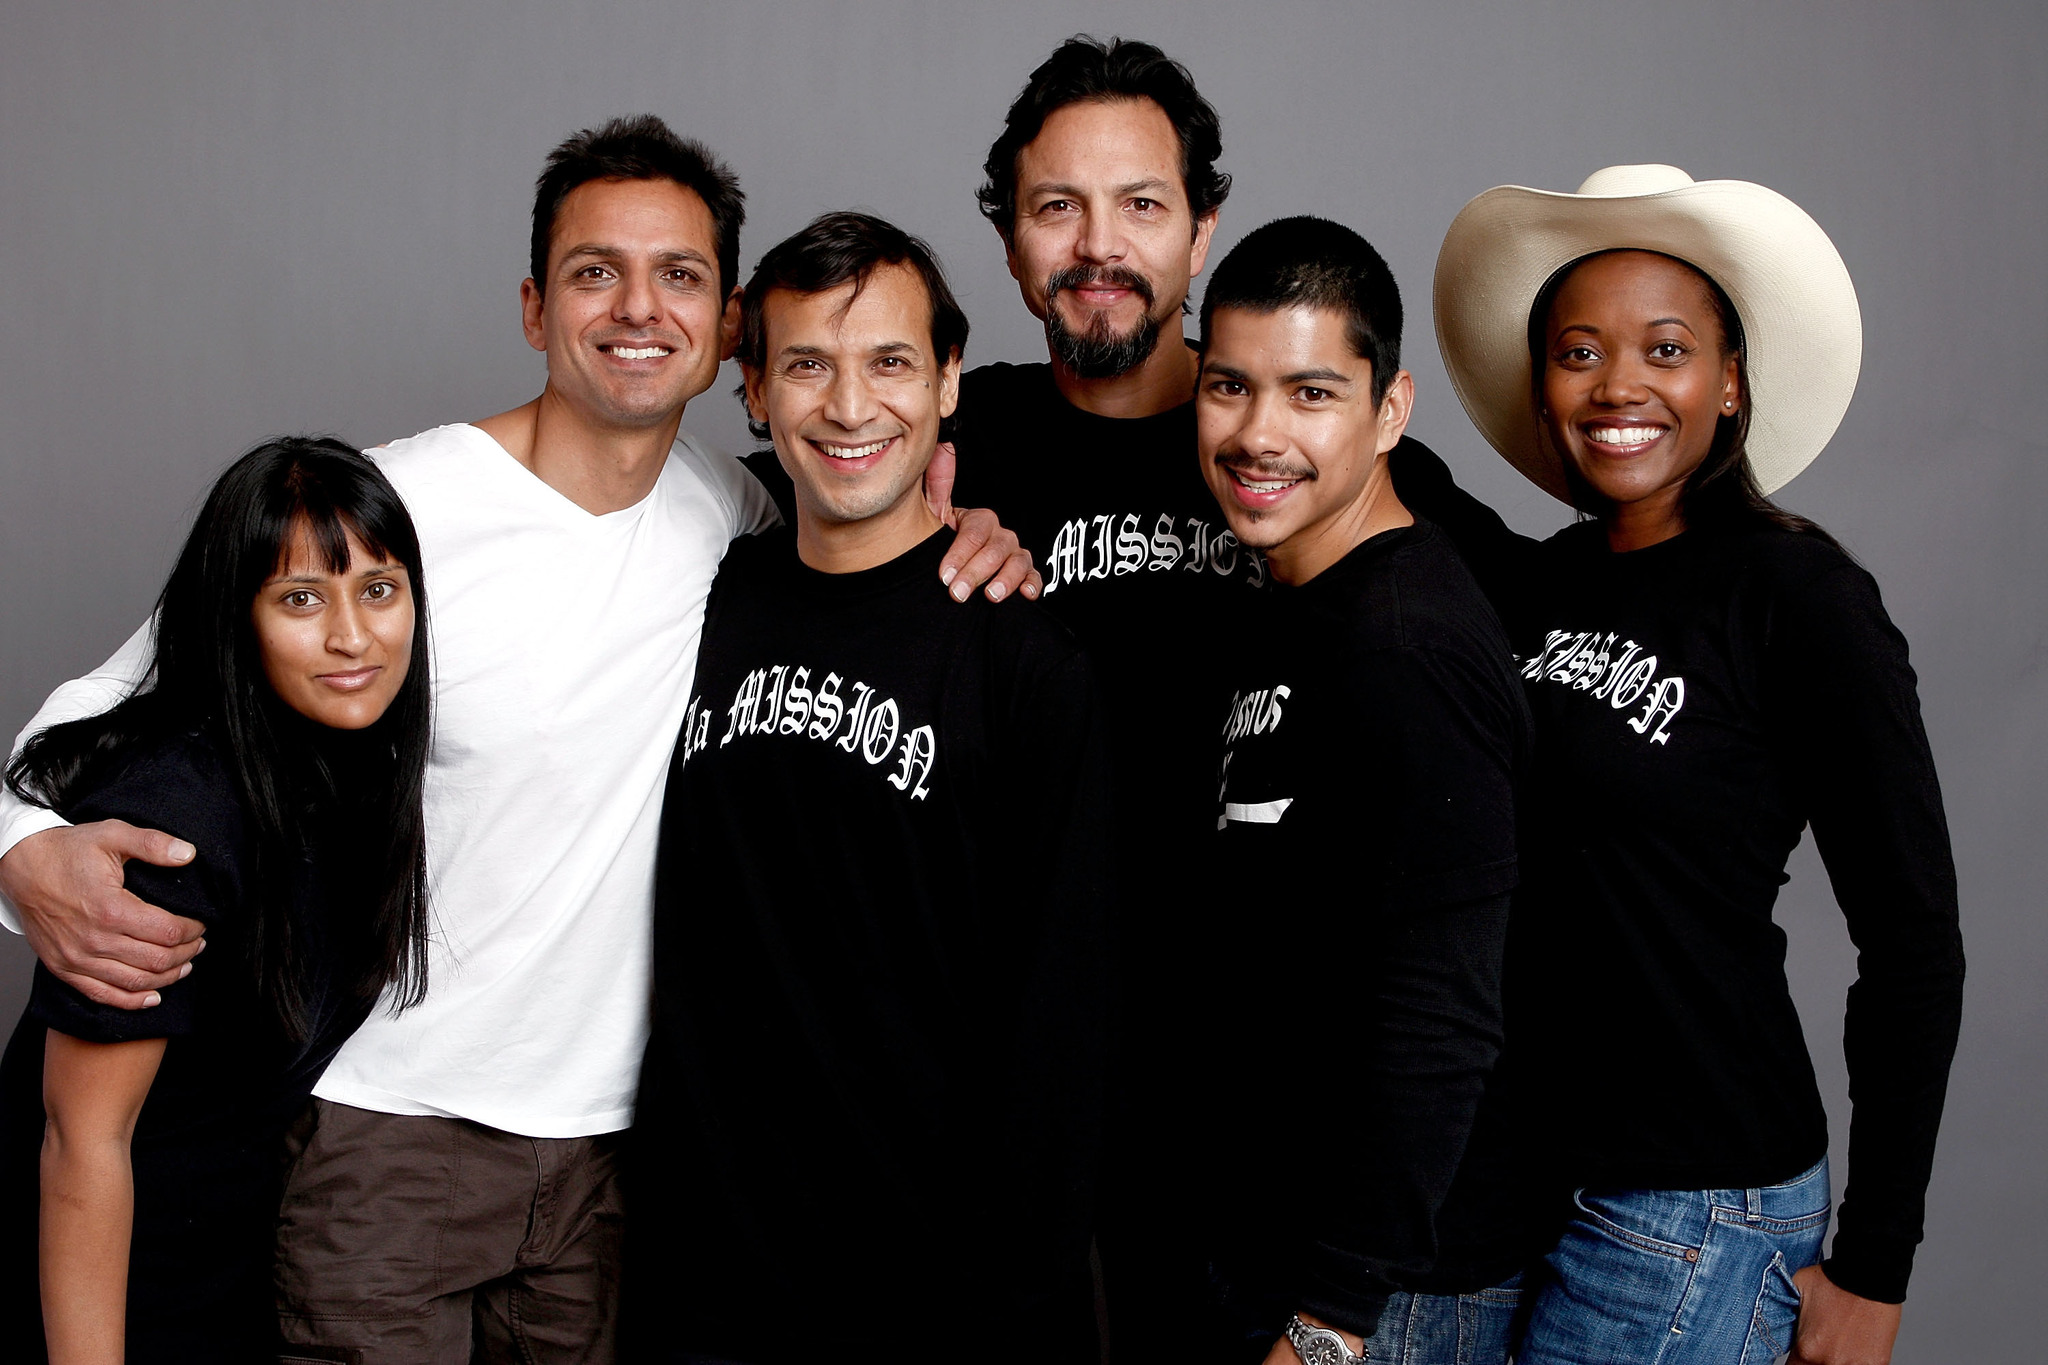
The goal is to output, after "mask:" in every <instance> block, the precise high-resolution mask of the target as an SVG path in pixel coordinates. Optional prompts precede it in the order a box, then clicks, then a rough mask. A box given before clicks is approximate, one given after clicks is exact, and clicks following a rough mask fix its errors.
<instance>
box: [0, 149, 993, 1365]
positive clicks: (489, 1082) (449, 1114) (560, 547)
mask: <svg viewBox="0 0 2048 1365" xmlns="http://www.w3.org/2000/svg"><path fill="white" fill-rule="evenodd" d="M743 217H744V206H743V199H742V196H741V194H740V190H739V186H738V181H737V179H736V178H735V177H734V175H733V174H732V172H731V171H730V170H728V169H727V168H726V167H725V166H724V165H723V164H722V163H721V162H719V161H718V159H717V158H716V157H714V156H712V155H711V153H710V152H708V151H707V150H706V149H705V148H704V147H702V146H701V145H699V144H697V143H694V142H689V141H685V140H683V139H680V138H678V137H676V135H675V134H674V133H672V132H671V131H670V130H669V129H668V128H667V126H666V125H664V124H663V123H662V122H661V121H660V120H659V119H657V118H654V117H653V116H651V115H643V116H641V117H638V118H633V119H620V120H614V121H613V122H611V123H609V124H607V125H605V126H604V127H602V128H596V129H590V130H586V131H584V132H581V133H578V134H576V135H575V136H573V137H571V138H569V139H568V140H567V141H565V142H564V143H563V144H562V145H561V146H559V147H557V148H556V149H555V150H554V152H553V153H552V154H551V155H550V156H549V159H548V164H547V167H546V169H545V171H544V172H543V174H542V175H541V177H540V180H539V183H538V185H537V187H536V194H535V200H534V208H533V231H532V258H531V272H532V273H531V275H530V277H529V278H528V279H526V280H525V281H524V282H523V284H522V285H521V288H520V296H521V302H522V320H523V326H524V331H525V335H526V339H527V341H528V343H529V344H530V345H531V346H532V347H533V348H534V349H535V350H537V351H541V352H544V353H545V355H546V357H547V382H546V385H545V387H544V388H543V390H542V392H541V394H540V396H539V397H537V398H536V399H534V400H533V401H532V402H530V403H527V404H525V405H523V406H521V407H518V408H514V409H513V410H512V411H510V412H506V413H501V414H499V415H497V416H495V417H490V418H486V419H484V420H482V421H480V422H476V423H456V424H451V425H449V426H444V427H437V428H434V429H433V430H431V431H427V432H423V433H421V434H420V435H418V436H414V437H412V438H409V439H407V440H403V441H397V442H393V443H392V444H391V445H389V446H387V447H384V448H382V449H381V450H379V451H377V452H374V454H375V456H376V458H377V459H378V462H379V463H380V465H381V466H382V467H383V469H384V471H385V472H386V474H387V475H389V477H390V478H391V480H392V482H393V483H394V484H395V485H396V486H397V487H398V490H399V492H400V494H401V495H402V496H403V497H404V498H405V500H406V504H407V507H408V509H409V510H410V511H411V513H412V516H413V518H414V520H415V522H416V523H417V524H418V527H419V532H420V542H421V546H422V551H423V554H424V556H425V560H426V564H425V567H426V576H427V577H428V578H430V579H431V580H432V582H433V587H432V594H433V601H434V622H433V626H432V640H433V646H434V659H435V702H434V709H435V716H434V720H435V729H436V736H435V745H434V752H433V756H432V760H431V764H430V767H429V769H428V775H427V791H426V805H427V822H428V861H429V865H430V866H431V868H432V877H433V892H432V897H433V913H434V920H435V925H436V930H437V934H436V938H435V942H434V952H433V956H432V960H431V962H430V965H429V973H428V974H429V983H430V984H429V989H428V994H427V998H426V1000H425V1001H424V1002H423V1003H421V1004H420V1005H418V1006H417V1007H415V1008H414V1009H412V1010H409V1011H408V1012H407V1013H405V1014H404V1015H402V1016H393V1015H391V1014H389V1013H388V1012H381V1011H380V1012H378V1013H376V1014H373V1015H372V1016H371V1017H370V1019H369V1021H368V1022H367V1023H366V1024H365V1025H364V1026H363V1027H362V1028H361V1029H360V1030H359V1031H358V1032H357V1033H356V1034H355V1036H354V1037H353V1038H351V1039H350V1040H349V1042H348V1043H347V1044H345V1045H344V1046H343V1047H342V1049H341V1052H340V1054H339V1055H338V1056H337V1057H336V1059H335V1061H334V1063H333V1064H332V1065H331V1066H330V1067H329V1069H328V1071H327V1073H326V1075H325V1077H324V1078H323V1079H322V1080H321V1082H320V1084H319V1086H318V1087H317V1088H316V1091H315V1093H316V1095H318V1096H319V1097H320V1098H319V1103H318V1106H317V1110H316V1115H317V1124H316V1126H315V1127H314V1128H313V1129H312V1131H311V1133H310V1137H309V1140H308V1144H307V1146H306V1147H305V1149H304V1151H303V1153H302V1154H301V1155H300V1157H299V1159H298V1162H297V1165H296V1167H295V1168H294V1171H293V1175H292V1178H291V1182H290V1185H289V1187H288V1190H287V1195H286V1203H285V1209H284V1212H283V1216H282V1228H281V1232H280V1270H279V1280H280V1295H281V1300H282V1310H283V1317H284V1325H285V1329H286V1334H287V1336H288V1337H289V1338H290V1339H291V1340H292V1341H293V1342H295V1343H297V1344H298V1346H299V1348H300V1350H301V1352H302V1353H303V1358H305V1359H309V1360H312V1359H320V1360H343V1359H350V1360H356V1359H359V1360H360V1362H362V1365H380V1363H381V1362H406V1365H414V1363H415V1362H431V1363H432V1365H443V1363H444V1362H460V1361H467V1360H469V1359H470V1358H471V1353H472V1349H474V1350H475V1351H476V1353H477V1354H478V1355H479V1356H481V1357H482V1358H484V1359H491V1360H515V1359H516V1360H520V1361H525V1362H535V1361H545V1362H603V1361H609V1360H610V1359H612V1356H613V1352H614V1349H615V1319H616V1314H617V1308H618V1300H617V1284H618V1278H619V1268H618V1258H619V1245H620V1203H619V1197H618V1180H617V1146H618V1139H619V1135H620V1133H621V1131H622V1130H624V1129H625V1127H626V1126H627V1124H628V1123H629V1122H630V1121H631V1118H632V1110H633V1095H634V1086H635V1082H636V1079H637V1076H638V1070H639V1065H640V1058H641V1051H642V1046H643V1043H644V1040H645V1037H646V1029H647V998H648V991H649V980H648V976H649V970H648V961H649V958H648V951H649V950H648V924H649V916H650V909H651V906H650V888H651V886H652V883H653V872H654V856H655V834H656V826H657V822H658V819H659V813H660V803H659V797H660V793H661V791H662V787H663V783H664V781H665V777H666V773H667V769H668V765H669V755H670V749H671V746H672V744H673V742H674V738H675V734H676V732H677V729H678V727H679V725H680V723H681V720H682V717H683V713H684V708H685V706H686V705H687V702H688V698H689V683H690V677H691V672H692V669H693V667H694V663H695V657H696V651H697V641H698V635H699V631H700V628H701V625H702V621H703V610H704V601H705V596H706V594H707V592H708V591H709V589H710V585H711V579H712V576H713V574H714V573H715V572H716V570H717V567H718V564H719V561H720V559H721V558H722V557H723V556H724V555H725V553H726V548H727V545H728V544H729V542H731V541H732V540H733V538H734V537H735V536H745V535H747V534H748V533H750V532H754V531H758V530H761V529H763V528H764V527H766V526H768V525H771V524H772V523H773V522H774V520H775V514H774V511H773V508H772V506H771V505H770V502H769V499H768V496H767V494H766V493H765V492H764V491H763V490H762V488H761V487H760V485H759V484H758V483H757V482H756V481H755V480H754V479H753V478H752V477H751V476H749V475H748V474H747V473H746V472H745V470H744V469H742V468H741V466H740V465H739V463H738V462H736V461H734V460H732V459H730V458H729V457H727V456H724V455H720V454H717V453H715V452H712V451H709V450H707V449H706V448H704V447H703V446H701V445H699V444H698V443H697V442H696V441H695V440H694V439H693V438H691V437H690V436H689V435H688V434H687V433H684V432H682V431H681V430H680V423H681V421H682V414H683V410H684V406H685V405H686V404H687V403H688V402H689V401H690V400H691V399H692V398H695V397H696V396H697V395H698V394H700V393H702V392H703V391H704V390H705V389H706V388H708V387H709V386H710V384H711V382H712V380H713V379H714V378H715V377H716V375H717V373H718V367H719V363H720V362H721V360H723V359H724V358H725V357H726V356H727V355H729V354H731V351H732V347H733V344H734V342H735V340H736V338H737V335H738V329H739V323H740V300H739V297H738V293H737V288H736V285H737V281H736V278H735V277H736V275H737V271H738V262H739V233H740V227H741V223H742V220H743ZM919 505H920V507H923V503H922V502H921V501H920V504H919ZM926 510H927V511H928V512H929V514H930V515H932V516H934V517H937V516H939V515H940V510H941V509H926ZM981 520H982V521H983V522H984V524H983V525H981V526H979V527H978V528H977V529H976V531H975V533H974V534H973V535H971V536H970V535H969V534H968V533H966V532H964V531H963V533H962V534H961V536H960V538H959V539H958V540H957V541H956V542H955V544H954V546H953V547H952V549H951V550H950V551H949V556H950V557H949V558H947V559H945V560H942V561H940V560H935V561H934V563H933V564H932V565H931V566H930V567H931V572H932V575H933V577H934V578H939V577H941V576H942V574H943V568H944V567H945V566H947V565H955V564H958V563H959V562H960V561H961V560H963V559H966V557H967V555H968V553H969V551H971V550H972V549H973V548H974V547H973V545H972V544H970V542H971V541H975V540H983V539H986V538H987V531H988V525H987V524H986V523H987V522H988V519H987V518H986V514H981ZM996 548H997V553H998V554H1000V553H1001V548H1000V546H998V547H996ZM1027 569H1028V564H1027V563H1026V562H1023V561H1021V560H1020V561H1016V562H1013V563H1011V564H1010V565H1009V566H1008V568H1007V569H1006V570H1005V577H1004V578H1003V579H1000V580H998V582H999V583H1000V584H1001V586H1002V587H1003V588H1004V589H1013V588H1015V587H1016V586H1018V584H1019V583H1020V582H1021V581H1022V579H1023V575H1024V573H1025V572H1026V571H1027ZM981 572H982V570H981V568H980V567H979V564H978V562H976V561H969V562H968V563H967V564H966V566H965V568H964V569H963V570H962V571H961V572H960V573H959V574H958V575H955V576H951V578H950V582H951V584H952V587H953V591H954V592H955V593H956V594H958V595H964V594H965V584H966V583H967V582H968V581H970V580H973V579H975V578H977V577H978V576H979V575H980V573H981ZM922 586H923V587H924V588H925V589H926V590H927V591H928V592H929V594H930V595H931V597H932V598H933V600H934V602H935V603H936V604H937V605H938V606H939V607H940V608H941V609H943V610H954V609H956V608H954V606H953V604H951V603H949V602H947V601H946V600H944V596H943V594H944V592H945V589H944V588H943V587H942V586H941V585H940V584H939V583H936V582H932V583H926V584H923V585H922ZM995 587H996V585H994V584H992V585H991V590H990V595H991V596H997V595H999V594H998V593H997V592H996V590H995ZM145 640H146V631H145V632H142V633H138V635H137V637H136V638H135V639H133V640H131V641H130V642H129V644H128V645H127V646H125V647H124V648H123V650H122V651H121V652H120V653H119V654H117V655H116V656H115V657H114V658H113V659H112V660H110V661H109V662H108V663H107V664H106V665H103V666H102V668H101V670H100V671H99V672H98V673H96V674H94V675H93V676H92V677H91V678H88V679H85V680H83V681H81V682H78V683H73V684H67V685H66V686H65V687H64V688H60V689H59V691H58V693H57V694H56V695H55V696H53V698H52V699H51V700H50V702H48V703H46V705H45V707H44V709H43V711H42V712H41V713H39V714H38V715H37V717H36V718H35V719H34V720H33V721H32V722H30V725H29V731H30V732H33V731H35V730H38V729H41V728H43V727H45V726H47V725H49V724H52V723H54V722H56V721H58V720H62V719H66V718H69V717H71V716H75V715H79V714H85V713H90V712H92V711H94V710H96V709H103V708H104V707H106V706H108V705H110V704H112V702H113V701H115V700H117V699H118V698H119V697H121V696H124V695H126V693H127V692H128V691H129V690H131V689H132V688H133V687H135V686H136V685H138V683H139V682H140V681H141V680H140V678H139V676H138V668H139V664H140V661H141V660H142V659H144V658H146V657H147V655H146V650H145V649H144V643H145ZM61 826H62V822H61V821H59V820H58V819H57V818H56V817H55V816H54V815H53V814H52V813H51V812H49V811H45V810H40V809H37V808H32V807H25V806H24V805H23V804H22V803H21V802H19V801H18V800H16V799H14V798H13V797H12V796H11V795H10V796H0V850H6V852H5V853H4V856H0V891H4V892H5V894H6V896H7V897H9V898H11V899H12V901H13V902H14V904H15V906H17V907H18V908H19V910H20V912H21V918H22V922H23V927H24V928H25V929H26V930H27V932H28V935H29V938H30V942H31V944H32V946H34V947H35V948H36V950H37V952H38V954H39V955H40V956H41V957H42V958H43V959H44V960H45V961H46V962H47V963H48V964H49V966H50V967H51V969H52V970H53V971H55V972H57V974H58V975H59V976H60V977H62V978H63V979H65V980H67V981H69V982H71V983H72V984H74V985H77V986H78V987H79V988H80V989H81V990H84V991H86V993H87V994H88V995H90V996H92V998H93V999H95V1000H98V1001H102V1002H106V1003H121V1004H127V1005H129V1006H131V1007H146V1006H148V1005H152V1004H155V1003H156V1002H157V999H158V995H157V992H159V991H161V990H175V989H177V986H176V985H175V984H174V983H175V982H176V981H177V979H178V978H179V976H181V975H182V972H183V971H184V970H186V968H183V967H181V966H180V965H179V964H180V962H181V961H182V959H183V958H185V957H189V956H190V954H191V953H193V952H196V951H197V948H196V947H194V946H191V944H190V943H188V942H187V940H191V939H196V936H197V933H198V930H199V926H198V925H197V924H194V923H192V922H191V921H182V920H177V919H174V918H173V917H171V916H169V915H166V914H164V913H163V912H161V911H159V910H155V909H153V908H151V907H148V906H146V905H144V904H143V903H142V902H140V901H138V900H136V899H135V898H134V897H132V896H129V895H128V894H127V893H126V892H125V891H123V890H122V886H121V875H122V874H121V866H122V864H121V859H122V858H123V857H143V858H146V859H148V860H150V861H154V862H164V863H178V862H183V861H187V860H189V859H190V857H191V852H190V849H189V846H188V847H187V848H185V849H184V850H182V854H183V856H182V857H180V856H177V854H178V852H179V851H176V850H173V849H171V848H170V844H171V841H170V840H169V839H168V838H167V837H166V836H163V835H161V834H157V833H154V832H150V831H137V830H133V829H131V828H129V827H128V826H125V825H119V824H97V825H86V826H81V827H78V828H75V829H74V828H70V827H61ZM180 943H185V944H186V946H185V947H183V948H181V949H180V948H174V947H173V945H178V944H180ZM167 950H169V951H167ZM234 967H235V964H233V963H228V962H220V963H214V962H211V961H207V960H203V959H202V960H201V961H199V962H198V963H196V964H192V965H191V967H190V968H189V969H190V970H196V971H220V970H233V969H234Z"/></svg>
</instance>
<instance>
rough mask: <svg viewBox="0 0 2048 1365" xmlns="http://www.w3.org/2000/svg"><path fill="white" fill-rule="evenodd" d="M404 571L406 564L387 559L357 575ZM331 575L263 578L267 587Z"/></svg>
mask: <svg viewBox="0 0 2048 1365" xmlns="http://www.w3.org/2000/svg"><path fill="white" fill-rule="evenodd" d="M404 572H405V565H403V564H399V563H396V562H394V561H391V560H386V561H385V562H383V563H381V564H372V565H371V566H370V567H369V568H367V569H364V570H363V571H362V572H361V573H359V574H357V575H356V577H357V578H376V577H379V576H381V575H383V574H389V573H404ZM329 577H330V575H328V574H310V573H295V574H272V575H271V576H270V577H269V578H266V579H264V580H263V586H264V587H266V588H267V587H269V586H270V585H271V584H273V583H325V582H326V581H327V580H328V578H329Z"/></svg>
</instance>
